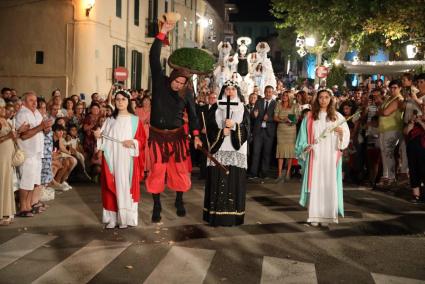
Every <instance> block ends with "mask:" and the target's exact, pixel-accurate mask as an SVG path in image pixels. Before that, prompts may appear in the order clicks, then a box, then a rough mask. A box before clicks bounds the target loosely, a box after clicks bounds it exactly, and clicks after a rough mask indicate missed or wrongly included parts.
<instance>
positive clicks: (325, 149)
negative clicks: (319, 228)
mask: <svg viewBox="0 0 425 284" xmlns="http://www.w3.org/2000/svg"><path fill="white" fill-rule="evenodd" d="M337 116H338V119H337V121H335V122H332V121H326V112H320V113H319V119H318V120H315V121H314V122H313V133H314V138H315V139H317V138H318V137H319V136H320V135H321V134H322V132H323V131H324V130H326V129H329V127H333V126H335V125H336V124H337V123H338V121H342V120H344V117H343V116H342V115H341V114H340V113H337ZM340 127H342V129H343V133H344V134H343V139H342V142H339V139H338V136H337V134H336V133H335V132H332V133H330V134H328V135H327V136H326V138H324V139H321V141H320V142H319V143H317V144H315V145H314V146H313V171H312V172H313V174H312V182H311V192H310V203H309V210H308V220H307V222H322V223H331V222H335V223H338V195H337V158H338V157H337V153H338V151H336V150H338V149H339V150H343V149H345V148H346V147H347V146H348V143H349V140H350V130H349V128H348V125H347V123H343V124H342V125H340ZM341 158H342V157H340V159H341Z"/></svg>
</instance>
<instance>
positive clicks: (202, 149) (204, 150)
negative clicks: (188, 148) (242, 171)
mask: <svg viewBox="0 0 425 284" xmlns="http://www.w3.org/2000/svg"><path fill="white" fill-rule="evenodd" d="M197 149H198V150H199V151H201V152H202V153H203V154H204V155H205V156H206V157H207V158H208V159H210V160H211V161H212V162H213V163H214V164H215V165H216V166H218V167H219V169H220V170H222V171H223V172H224V173H225V174H226V175H228V174H229V173H230V171H229V169H228V168H226V167H225V166H223V165H222V164H221V163H220V162H219V161H217V159H216V158H214V157H213V155H211V153H210V152H208V151H207V149H205V148H203V147H198V148H197Z"/></svg>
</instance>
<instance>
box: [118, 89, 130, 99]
mask: <svg viewBox="0 0 425 284" xmlns="http://www.w3.org/2000/svg"><path fill="white" fill-rule="evenodd" d="M118 94H121V95H124V96H126V97H128V99H130V98H131V93H130V92H129V91H128V90H125V89H121V90H117V91H116V92H114V95H115V96H116V95H118Z"/></svg>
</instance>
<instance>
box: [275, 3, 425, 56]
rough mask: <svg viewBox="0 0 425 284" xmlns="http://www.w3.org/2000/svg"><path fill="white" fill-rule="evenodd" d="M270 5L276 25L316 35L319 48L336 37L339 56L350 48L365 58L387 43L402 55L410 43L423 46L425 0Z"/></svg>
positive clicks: (424, 35) (389, 47) (394, 51)
mask: <svg viewBox="0 0 425 284" xmlns="http://www.w3.org/2000/svg"><path fill="white" fill-rule="evenodd" d="M271 5H272V9H271V13H272V14H273V15H274V16H275V18H276V19H277V23H276V26H277V28H280V29H285V28H293V29H294V30H295V31H296V33H298V34H301V35H314V36H315V37H316V40H318V42H317V48H319V49H320V48H324V47H325V44H326V42H327V40H328V39H329V38H330V37H335V38H336V39H337V42H338V44H339V46H338V48H339V50H338V56H339V58H341V56H343V55H344V54H345V52H346V51H347V50H348V49H349V48H355V49H357V50H359V51H360V56H361V57H365V56H367V55H370V54H371V53H373V52H374V51H376V49H377V48H378V47H384V46H385V47H387V48H388V49H389V50H390V51H392V52H393V55H394V56H395V57H400V56H402V52H400V51H401V47H402V46H405V45H406V44H407V42H413V43H416V44H417V45H419V46H420V45H421V44H422V46H423V45H424V37H425V17H424V16H423V15H425V0H404V1H391V0H350V1H346V0H306V1H299V0H272V3H271Z"/></svg>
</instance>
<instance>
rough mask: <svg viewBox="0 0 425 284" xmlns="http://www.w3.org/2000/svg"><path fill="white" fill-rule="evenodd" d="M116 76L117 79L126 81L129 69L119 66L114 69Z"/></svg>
mask: <svg viewBox="0 0 425 284" xmlns="http://www.w3.org/2000/svg"><path fill="white" fill-rule="evenodd" d="M114 78H115V80H117V81H125V80H127V78H128V71H127V69H126V68H124V67H117V68H115V70H114Z"/></svg>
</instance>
